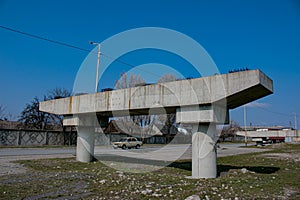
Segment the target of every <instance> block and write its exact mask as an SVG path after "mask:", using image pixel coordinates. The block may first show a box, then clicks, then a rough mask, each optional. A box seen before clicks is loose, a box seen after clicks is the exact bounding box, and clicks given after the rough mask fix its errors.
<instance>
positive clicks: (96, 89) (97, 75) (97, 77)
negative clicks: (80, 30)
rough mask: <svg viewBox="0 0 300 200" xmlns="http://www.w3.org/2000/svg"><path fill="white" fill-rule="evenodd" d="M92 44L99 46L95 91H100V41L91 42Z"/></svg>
mask: <svg viewBox="0 0 300 200" xmlns="http://www.w3.org/2000/svg"><path fill="white" fill-rule="evenodd" d="M90 44H92V45H97V46H98V52H97V54H98V58H97V68H96V83H95V84H96V86H95V93H97V92H98V83H99V67H100V43H97V42H90Z"/></svg>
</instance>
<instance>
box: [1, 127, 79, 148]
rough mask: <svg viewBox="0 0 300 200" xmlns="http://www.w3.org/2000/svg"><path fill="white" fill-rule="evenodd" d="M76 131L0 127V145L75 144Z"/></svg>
mask: <svg viewBox="0 0 300 200" xmlns="http://www.w3.org/2000/svg"><path fill="white" fill-rule="evenodd" d="M75 142H76V132H72V133H63V132H59V131H38V130H13V129H0V146H19V145H21V146H35V145H75V144H76V143H75Z"/></svg>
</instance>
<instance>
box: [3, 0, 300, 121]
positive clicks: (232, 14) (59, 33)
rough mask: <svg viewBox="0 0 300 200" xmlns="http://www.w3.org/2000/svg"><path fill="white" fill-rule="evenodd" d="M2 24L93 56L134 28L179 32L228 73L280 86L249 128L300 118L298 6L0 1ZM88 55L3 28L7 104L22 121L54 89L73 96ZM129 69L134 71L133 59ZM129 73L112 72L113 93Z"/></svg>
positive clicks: (253, 114) (252, 112) (236, 113)
mask: <svg viewBox="0 0 300 200" xmlns="http://www.w3.org/2000/svg"><path fill="white" fill-rule="evenodd" d="M0 25H2V26H7V27H11V28H15V29H18V30H21V31H24V32H28V33H31V34H35V35H39V36H42V37H46V38H49V39H52V40H58V41H61V42H65V43H69V44H72V45H75V46H78V47H82V48H85V49H91V50H92V49H93V46H91V45H90V44H88V41H90V40H94V41H99V42H101V41H103V40H105V39H107V38H109V37H110V36H113V35H115V34H117V33H119V32H122V31H125V30H128V29H132V28H139V27H148V26H152V27H164V28H169V29H173V30H176V31H179V32H182V33H184V34H186V35H188V36H190V37H192V38H193V39H195V40H196V41H197V42H199V43H200V44H201V45H202V46H203V47H204V48H205V49H206V50H207V52H208V53H209V54H210V56H211V57H212V58H213V60H214V61H215V63H216V65H217V66H218V68H219V70H220V72H221V73H227V72H228V70H231V69H236V68H242V67H248V68H250V69H260V70H262V71H263V72H264V73H266V74H267V75H268V76H269V77H270V78H272V79H273V81H274V89H275V90H274V94H273V95H271V96H268V97H266V98H263V99H261V100H259V101H257V102H258V103H256V104H253V105H252V106H249V107H248V108H247V121H248V123H247V124H249V123H250V122H251V123H252V124H255V125H286V126H287V125H289V121H292V123H293V124H294V121H293V117H292V115H291V114H292V113H293V112H296V113H297V114H298V115H300V107H299V100H300V98H299V95H300V93H299V85H300V84H299V79H300V3H299V1H297V0H287V1H282V0H270V1H267V0H265V1H261V0H257V1H256V0H251V1H247V0H246V1H239V0H237V1H232V0H227V1H225V0H224V1H196V0H194V1H189V0H186V1H176V0H172V1H171V0H165V1H161V0H152V1H121V0H120V1H114V0H110V1H47V0H45V1H31V0H28V1H15V0H0ZM87 54H88V52H84V51H80V50H76V49H72V48H68V47H64V46H60V45H56V44H52V43H49V42H45V41H41V40H37V39H32V38H29V37H26V36H23V35H19V34H17V33H12V32H9V31H7V30H4V29H0V74H1V78H0V91H1V94H0V104H1V105H3V106H5V107H6V111H7V112H10V113H12V114H13V115H15V116H18V115H19V113H20V112H21V110H22V109H23V108H24V106H25V104H26V103H28V102H30V101H31V100H32V99H33V98H34V97H35V96H38V97H41V96H42V95H43V94H46V93H47V92H48V91H49V90H51V89H53V88H55V87H64V88H67V89H70V90H71V89H72V87H73V83H74V79H75V76H76V73H77V70H78V69H79V67H80V65H81V63H82V61H83V60H84V58H85V57H86V56H87ZM167 57H168V56H166V58H167ZM150 61H151V60H149V62H150ZM126 62H129V63H130V62H131V63H133V64H135V63H134V62H135V61H134V60H130V59H129V58H128V59H127V60H126ZM126 70H129V68H128V66H121V65H119V67H117V68H116V69H115V70H111V71H108V72H107V73H106V75H105V77H106V78H105V77H104V78H103V80H101V84H103V85H102V86H103V87H109V86H110V87H113V84H114V82H115V80H116V79H117V78H118V76H119V74H120V73H121V72H123V71H126ZM193 73H194V72H192V71H190V72H189V71H187V72H186V74H185V75H186V76H193ZM260 106H263V107H264V108H263V109H267V110H268V111H266V110H263V109H262V108H259V107H260ZM282 114H284V115H282ZM298 118H300V116H299V117H298ZM231 119H233V120H235V121H237V122H238V123H240V124H241V125H242V124H243V109H241V108H237V109H235V110H233V111H231ZM298 121H299V120H298ZM298 124H299V123H298ZM299 125H300V124H299Z"/></svg>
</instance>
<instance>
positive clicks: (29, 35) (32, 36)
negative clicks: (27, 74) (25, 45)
mask: <svg viewBox="0 0 300 200" xmlns="http://www.w3.org/2000/svg"><path fill="white" fill-rule="evenodd" d="M0 28H2V29H6V30H8V31H11V32H15V33H19V34H21V35H25V36H28V37H31V38H35V39H39V40H44V41H47V42H51V43H54V44H58V45H62V46H66V47H70V48H73V49H78V50H81V51H86V52H90V50H88V49H84V48H81V47H77V46H74V45H71V44H67V43H65V42H60V41H56V40H51V39H48V38H45V37H41V36H38V35H34V34H31V33H26V32H23V31H19V30H16V29H12V28H9V27H6V26H1V25H0Z"/></svg>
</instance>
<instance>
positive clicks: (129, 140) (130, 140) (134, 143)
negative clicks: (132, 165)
mask: <svg viewBox="0 0 300 200" xmlns="http://www.w3.org/2000/svg"><path fill="white" fill-rule="evenodd" d="M142 145H143V142H141V141H139V140H138V139H136V138H135V137H125V138H122V139H121V140H120V141H119V142H113V147H114V148H115V149H116V148H122V149H127V148H128V149H130V148H136V149H139V148H140V147H141V146H142Z"/></svg>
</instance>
